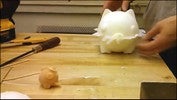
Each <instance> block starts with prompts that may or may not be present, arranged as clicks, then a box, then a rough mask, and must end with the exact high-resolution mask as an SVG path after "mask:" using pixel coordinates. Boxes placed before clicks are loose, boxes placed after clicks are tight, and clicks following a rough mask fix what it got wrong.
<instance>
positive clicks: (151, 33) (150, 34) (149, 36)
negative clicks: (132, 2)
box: [143, 26, 160, 40]
mask: <svg viewBox="0 0 177 100" xmlns="http://www.w3.org/2000/svg"><path fill="white" fill-rule="evenodd" d="M159 33H160V29H159V27H158V26H154V27H153V28H152V29H151V30H150V31H149V32H147V33H146V35H145V36H144V38H143V39H145V40H153V38H154V37H155V36H156V35H157V34H159Z"/></svg>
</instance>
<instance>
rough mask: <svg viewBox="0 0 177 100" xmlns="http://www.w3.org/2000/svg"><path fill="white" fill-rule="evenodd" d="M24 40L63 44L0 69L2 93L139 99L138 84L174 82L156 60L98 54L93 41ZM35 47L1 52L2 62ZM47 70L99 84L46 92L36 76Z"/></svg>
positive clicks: (65, 37) (69, 37) (78, 37)
mask: <svg viewBox="0 0 177 100" xmlns="http://www.w3.org/2000/svg"><path fill="white" fill-rule="evenodd" d="M27 36H31V38H32V37H55V36H56V37H59V38H60V39H61V43H60V44H59V45H58V46H57V47H54V48H51V49H48V50H45V51H42V52H39V53H36V54H31V55H28V56H25V57H23V58H21V59H19V60H17V61H15V62H13V63H11V64H9V65H6V66H4V67H1V92H5V91H17V92H21V93H23V94H26V95H28V96H29V97H30V98H35V99H42V98H48V99H51V98H60V99H66V98H67V99H79V98H85V99H91V98H93V99H97V98H101V99H108V98H117V99H139V98H140V84H141V82H172V83H176V78H175V77H174V76H173V74H172V72H171V71H170V70H169V68H168V67H167V66H166V64H165V63H164V62H163V60H162V59H161V58H160V57H159V56H150V57H144V56H141V55H140V54H138V53H137V52H134V53H132V54H123V53H111V54H102V53H100V49H99V38H98V37H97V36H93V35H88V34H84V35H83V34H62V33H58V34H52V33H18V34H16V38H17V39H18V38H24V37H27ZM34 46H35V45H27V46H17V47H11V48H1V63H2V62H5V61H7V60H9V59H11V58H13V57H15V56H18V55H20V54H22V53H24V52H27V51H29V50H31V48H32V47H34ZM51 66H52V67H55V68H56V69H57V72H58V75H59V80H64V79H72V78H73V79H74V78H82V77H87V78H88V77H90V78H96V79H98V80H97V81H99V84H95V85H94V84H93V85H92V84H90V85H89V84H87V85H85V84H83V85H82V82H81V83H80V84H61V86H60V87H53V88H51V89H44V88H42V87H41V86H40V83H39V81H38V77H39V74H38V73H39V72H40V71H41V69H42V68H44V67H51ZM22 76H25V77H22ZM20 77H21V78H20ZM91 82H92V81H90V83H91Z"/></svg>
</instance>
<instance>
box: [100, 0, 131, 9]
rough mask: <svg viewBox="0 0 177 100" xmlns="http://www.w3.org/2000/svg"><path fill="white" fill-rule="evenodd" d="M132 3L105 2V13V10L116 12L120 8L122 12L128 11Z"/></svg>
mask: <svg viewBox="0 0 177 100" xmlns="http://www.w3.org/2000/svg"><path fill="white" fill-rule="evenodd" d="M130 2H131V1H130V0H108V1H105V2H104V5H103V11H104V9H109V10H111V11H116V10H117V9H118V8H120V7H121V10H122V11H126V10H128V8H129V5H130Z"/></svg>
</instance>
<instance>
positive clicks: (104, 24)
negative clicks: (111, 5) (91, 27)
mask: <svg viewBox="0 0 177 100" xmlns="http://www.w3.org/2000/svg"><path fill="white" fill-rule="evenodd" d="M139 33H140V30H139V27H138V24H137V21H136V18H135V14H134V11H133V10H132V9H130V10H128V11H126V12H123V11H114V12H112V11H110V10H109V9H105V11H104V13H103V15H102V18H101V21H100V23H99V25H98V28H97V33H96V35H99V36H100V37H101V44H100V50H101V53H111V52H123V53H132V52H133V51H134V49H135V45H136V42H137V40H138V38H139V37H140V35H139Z"/></svg>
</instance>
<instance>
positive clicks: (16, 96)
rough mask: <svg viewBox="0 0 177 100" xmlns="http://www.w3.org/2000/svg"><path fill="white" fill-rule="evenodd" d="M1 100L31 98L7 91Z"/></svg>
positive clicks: (2, 94)
mask: <svg viewBox="0 0 177 100" xmlns="http://www.w3.org/2000/svg"><path fill="white" fill-rule="evenodd" d="M1 99H30V98H29V97H28V96H27V95H25V94H22V93H19V92H16V91H7V92H3V93H1Z"/></svg>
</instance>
